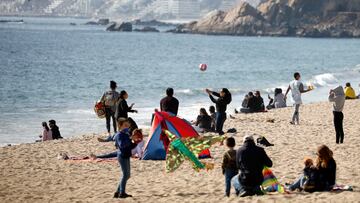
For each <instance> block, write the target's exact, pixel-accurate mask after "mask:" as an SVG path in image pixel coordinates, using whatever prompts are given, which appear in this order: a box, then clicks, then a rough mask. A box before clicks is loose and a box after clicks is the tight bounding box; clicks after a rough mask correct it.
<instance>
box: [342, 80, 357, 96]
mask: <svg viewBox="0 0 360 203" xmlns="http://www.w3.org/2000/svg"><path fill="white" fill-rule="evenodd" d="M345 99H356V94H355V90H354V89H353V88H352V87H351V84H350V83H349V82H347V83H346V87H345Z"/></svg>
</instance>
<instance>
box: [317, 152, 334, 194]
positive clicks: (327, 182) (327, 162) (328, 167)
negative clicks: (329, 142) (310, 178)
mask: <svg viewBox="0 0 360 203" xmlns="http://www.w3.org/2000/svg"><path fill="white" fill-rule="evenodd" d="M316 155H317V159H316V169H317V173H318V177H317V180H316V181H315V190H316V191H330V190H332V188H333V187H334V185H335V182H336V162H335V160H334V158H333V152H332V151H331V150H330V149H329V147H327V146H326V145H321V146H320V147H319V148H318V150H317V153H316Z"/></svg>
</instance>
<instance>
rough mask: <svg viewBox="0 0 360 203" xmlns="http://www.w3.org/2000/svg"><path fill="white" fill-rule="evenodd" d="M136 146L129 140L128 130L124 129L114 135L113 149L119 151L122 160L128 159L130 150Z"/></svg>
mask: <svg viewBox="0 0 360 203" xmlns="http://www.w3.org/2000/svg"><path fill="white" fill-rule="evenodd" d="M136 146H137V144H135V143H133V142H132V141H131V139H130V132H129V129H124V130H122V131H120V132H119V133H117V134H116V135H115V147H116V148H117V149H118V150H119V153H120V156H121V157H122V158H130V157H131V150H132V149H134V148H135V147H136Z"/></svg>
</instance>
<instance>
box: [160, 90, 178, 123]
mask: <svg viewBox="0 0 360 203" xmlns="http://www.w3.org/2000/svg"><path fill="white" fill-rule="evenodd" d="M178 109H179V100H177V99H176V98H175V97H174V89H173V88H167V89H166V97H164V98H162V99H161V101H160V111H166V112H170V113H172V114H174V115H175V116H177V113H178Z"/></svg>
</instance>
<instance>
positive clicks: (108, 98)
mask: <svg viewBox="0 0 360 203" xmlns="http://www.w3.org/2000/svg"><path fill="white" fill-rule="evenodd" d="M116 88H117V85H116V82H115V81H110V90H109V91H106V92H105V93H104V94H103V96H102V97H101V99H100V102H102V103H103V104H104V106H105V118H106V129H107V131H108V134H109V135H111V133H110V122H111V121H110V119H111V118H112V122H113V127H114V134H115V133H116V119H115V111H116V104H117V102H118V101H119V99H120V94H119V93H118V92H117V91H116Z"/></svg>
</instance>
